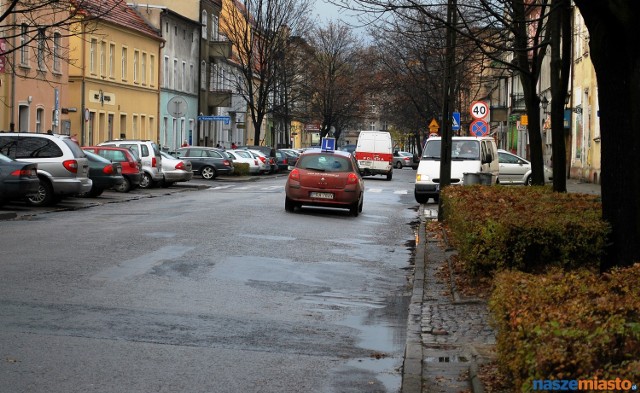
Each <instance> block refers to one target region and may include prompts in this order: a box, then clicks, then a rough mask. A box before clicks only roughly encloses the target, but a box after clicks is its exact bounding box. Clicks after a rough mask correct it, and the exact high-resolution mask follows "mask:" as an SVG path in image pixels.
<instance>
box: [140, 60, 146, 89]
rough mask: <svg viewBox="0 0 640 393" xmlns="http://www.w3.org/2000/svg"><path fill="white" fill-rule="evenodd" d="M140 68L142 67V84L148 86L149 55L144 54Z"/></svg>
mask: <svg viewBox="0 0 640 393" xmlns="http://www.w3.org/2000/svg"><path fill="white" fill-rule="evenodd" d="M140 67H142V69H141V74H142V84H143V85H146V84H147V54H146V53H143V54H142V64H140Z"/></svg>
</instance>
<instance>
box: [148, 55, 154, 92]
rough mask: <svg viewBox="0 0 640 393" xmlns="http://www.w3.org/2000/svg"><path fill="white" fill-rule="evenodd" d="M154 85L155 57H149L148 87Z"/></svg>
mask: <svg viewBox="0 0 640 393" xmlns="http://www.w3.org/2000/svg"><path fill="white" fill-rule="evenodd" d="M155 84H156V57H155V56H154V55H149V85H150V86H155Z"/></svg>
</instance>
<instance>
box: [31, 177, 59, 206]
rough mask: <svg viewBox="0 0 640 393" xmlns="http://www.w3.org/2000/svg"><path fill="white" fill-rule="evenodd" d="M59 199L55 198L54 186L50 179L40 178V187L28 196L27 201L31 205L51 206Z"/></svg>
mask: <svg viewBox="0 0 640 393" xmlns="http://www.w3.org/2000/svg"><path fill="white" fill-rule="evenodd" d="M57 201H58V199H57V198H54V195H53V187H52V186H51V183H49V181H48V180H43V179H40V187H39V188H38V192H37V193H36V194H34V195H31V196H29V197H27V203H28V204H29V205H31V206H51V205H54V204H55V203H56V202H57Z"/></svg>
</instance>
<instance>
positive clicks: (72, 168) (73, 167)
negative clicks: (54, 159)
mask: <svg viewBox="0 0 640 393" xmlns="http://www.w3.org/2000/svg"><path fill="white" fill-rule="evenodd" d="M62 165H63V166H64V167H65V169H66V170H68V171H69V172H71V173H78V161H76V160H66V161H64V162H62Z"/></svg>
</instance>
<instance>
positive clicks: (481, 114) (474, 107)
mask: <svg viewBox="0 0 640 393" xmlns="http://www.w3.org/2000/svg"><path fill="white" fill-rule="evenodd" d="M469 113H471V117H473V118H474V119H484V118H485V117H487V116H488V115H489V105H487V103H486V102H484V101H474V102H473V103H471V108H470V109H469Z"/></svg>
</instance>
